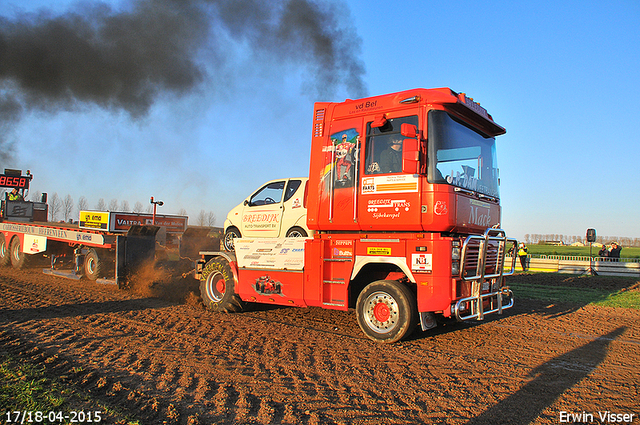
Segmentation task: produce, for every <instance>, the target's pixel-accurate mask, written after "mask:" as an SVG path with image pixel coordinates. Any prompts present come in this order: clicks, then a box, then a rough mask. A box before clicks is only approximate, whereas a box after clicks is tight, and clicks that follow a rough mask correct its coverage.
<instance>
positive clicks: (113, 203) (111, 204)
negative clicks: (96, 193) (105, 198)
mask: <svg viewBox="0 0 640 425" xmlns="http://www.w3.org/2000/svg"><path fill="white" fill-rule="evenodd" d="M109 211H118V200H117V199H112V200H110V201H109Z"/></svg>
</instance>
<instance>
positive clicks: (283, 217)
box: [223, 177, 311, 251]
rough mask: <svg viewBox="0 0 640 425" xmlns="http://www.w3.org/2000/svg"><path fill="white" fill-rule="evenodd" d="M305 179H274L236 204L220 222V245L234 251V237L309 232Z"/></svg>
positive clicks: (295, 234)
mask: <svg viewBox="0 0 640 425" xmlns="http://www.w3.org/2000/svg"><path fill="white" fill-rule="evenodd" d="M308 180H309V179H308V178H306V177H297V178H287V179H276V180H271V181H268V182H266V183H264V184H263V185H262V186H260V188H259V189H257V190H256V191H254V192H253V193H252V194H251V195H249V196H248V197H247V198H246V199H245V200H244V201H243V202H242V203H240V204H239V205H237V206H236V207H235V208H233V209H232V210H231V211H229V214H227V218H226V220H225V221H224V242H223V243H224V247H225V249H226V250H227V251H233V250H234V244H233V240H234V239H235V238H241V237H242V238H283V237H306V236H309V235H311V231H310V230H309V228H308V227H307V205H306V193H307V184H308Z"/></svg>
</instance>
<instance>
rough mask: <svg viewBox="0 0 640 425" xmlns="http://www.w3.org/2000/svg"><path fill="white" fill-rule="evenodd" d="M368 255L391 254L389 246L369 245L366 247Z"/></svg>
mask: <svg viewBox="0 0 640 425" xmlns="http://www.w3.org/2000/svg"><path fill="white" fill-rule="evenodd" d="M367 254H368V255H391V248H389V247H382V246H370V247H368V248H367Z"/></svg>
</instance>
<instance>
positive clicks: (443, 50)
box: [0, 0, 640, 238]
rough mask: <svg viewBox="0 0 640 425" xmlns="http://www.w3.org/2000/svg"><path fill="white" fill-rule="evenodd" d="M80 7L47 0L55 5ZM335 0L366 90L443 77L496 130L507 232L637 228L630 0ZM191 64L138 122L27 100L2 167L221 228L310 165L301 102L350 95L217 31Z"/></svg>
mask: <svg viewBox="0 0 640 425" xmlns="http://www.w3.org/2000/svg"><path fill="white" fill-rule="evenodd" d="M75 4H76V3H75V2H67V1H66V0H61V1H58V2H56V3H55V6H54V7H55V9H54V10H53V11H51V14H52V16H55V15H56V14H60V13H65V12H66V11H68V10H69V8H74V7H76V6H74V5H75ZM110 4H112V5H114V7H116V8H119V7H123V6H122V3H121V2H115V1H114V2H110ZM333 4H334V7H335V10H337V11H338V14H339V15H340V20H339V22H340V25H343V26H344V29H345V30H348V31H347V35H346V37H351V38H352V42H353V44H352V46H351V48H352V52H353V53H354V55H355V57H354V59H353V60H354V61H355V62H359V63H361V64H362V66H363V68H364V74H363V75H362V81H363V82H364V85H365V89H366V92H367V94H369V95H377V94H382V93H389V92H394V91H399V90H406V89H410V88H414V87H425V88H430V87H450V88H452V89H453V90H455V91H459V92H465V93H467V94H468V95H469V96H471V97H473V98H474V99H475V100H476V101H478V102H480V103H481V104H482V105H483V106H484V107H485V108H486V109H487V110H488V111H489V113H491V114H492V116H493V117H494V119H495V120H496V122H497V123H499V124H500V125H502V126H503V127H505V128H506V129H507V134H506V135H504V136H500V137H499V138H498V161H499V164H500V176H501V189H500V190H501V197H502V206H503V217H502V224H503V228H504V229H505V230H506V231H507V232H508V234H510V235H512V236H515V237H517V238H523V237H524V235H525V234H530V233H531V234H533V233H539V234H562V235H582V236H584V234H585V232H586V229H587V228H595V229H596V230H597V233H598V235H599V236H621V237H622V236H627V237H640V223H639V220H638V211H640V200H639V199H640V197H639V196H638V195H639V192H640V173H639V172H638V171H637V164H638V159H639V158H640V140H639V138H640V137H639V136H638V132H637V130H636V126H637V122H638V120H639V119H640V78H638V75H639V74H640V71H639V70H640V26H639V25H638V22H640V3H639V2H637V1H635V0H619V1H607V2H602V1H590V0H587V1H536V2H529V1H525V2H511V1H484V2H476V1H458V2H432V1H397V2H393V3H390V2H382V1H371V0H367V1H365V0H346V1H344V2H337V3H333ZM390 5H392V6H390ZM42 7H46V8H50V2H45V1H36V0H32V1H29V0H20V1H14V0H5V1H3V2H2V3H1V4H0V16H2V17H4V18H6V19H8V20H9V21H12V20H14V19H15V17H16V16H17V14H19V13H21V12H35V11H38V10H40V9H41V8H42ZM214 39H215V40H214ZM223 41H224V42H225V43H226V46H228V47H227V48H226V49H225V50H224V52H223V54H224V61H220V62H218V63H217V64H216V63H213V62H209V61H213V60H215V54H211V52H210V51H209V50H208V48H207V46H208V44H210V43H216V42H218V43H220V42H223ZM217 54H220V52H218V53H217ZM201 60H202V62H203V63H204V67H205V69H206V70H207V77H206V78H204V79H203V81H202V83H201V84H199V85H198V86H197V87H196V88H195V90H192V91H190V92H188V93H185V94H183V95H174V94H168V95H164V94H162V95H160V96H158V97H157V98H156V99H155V102H154V103H153V104H152V105H151V107H150V108H149V110H148V112H147V113H146V114H143V115H142V116H141V117H137V118H132V117H131V115H130V114H129V113H127V112H126V111H123V110H117V109H113V108H111V109H103V108H101V107H100V106H99V105H96V104H90V103H85V104H77V105H76V106H75V107H73V108H66V109H64V110H59V109H56V110H53V111H51V110H43V109H39V108H35V109H30V110H27V111H26V112H25V113H24V114H23V115H22V116H21V117H20V119H19V120H18V121H17V122H16V123H15V125H14V126H13V127H12V128H11V129H10V131H9V132H8V134H7V135H6V137H7V139H8V140H9V141H11V142H12V143H13V145H14V147H15V155H14V158H15V159H14V161H12V163H11V164H0V166H1V167H2V168H5V167H6V168H21V169H23V170H26V169H30V170H31V171H32V173H33V174H34V176H35V177H34V180H33V182H32V186H33V188H32V192H35V191H39V192H48V193H50V194H53V193H54V192H57V193H58V195H59V196H61V197H64V196H66V195H67V194H70V195H71V196H72V197H73V198H74V199H75V200H77V199H78V198H79V197H80V196H81V195H82V196H85V197H86V198H87V199H88V200H89V205H90V206H95V204H96V203H97V201H98V199H99V198H104V199H105V201H106V202H107V203H108V202H109V201H110V200H111V199H117V200H118V201H122V200H127V201H128V202H129V204H130V205H132V206H133V204H134V203H135V202H136V201H140V202H142V203H143V204H144V205H145V206H146V205H147V204H148V203H149V197H150V196H155V197H156V199H161V200H163V201H164V202H165V206H163V207H161V209H160V210H159V211H160V212H163V213H177V212H178V211H179V210H180V209H181V208H184V209H186V210H187V212H188V213H189V215H190V219H191V222H192V223H194V222H195V218H196V216H197V214H198V213H199V211H200V210H205V211H213V212H214V213H215V215H216V217H217V223H216V224H217V225H222V223H223V221H224V217H225V216H226V213H227V212H228V210H230V209H231V208H232V207H233V206H235V205H236V204H237V203H239V202H240V201H241V200H242V199H243V198H244V197H245V196H246V195H248V194H249V193H250V192H251V191H252V190H254V189H255V188H257V187H258V186H259V185H260V184H261V183H263V182H264V181H266V180H270V179H274V178H279V177H293V176H306V175H307V174H308V166H309V144H310V136H311V116H312V109H313V102H314V101H342V100H344V99H345V98H348V97H354V96H355V95H356V94H355V93H353V89H351V88H349V87H346V86H345V85H344V84H338V85H336V86H335V87H333V88H332V90H327V91H325V92H322V90H318V88H317V87H316V86H314V84H313V81H314V80H313V69H311V68H310V67H309V66H305V65H304V64H301V63H300V62H297V61H296V60H284V61H282V60H278V59H277V58H271V57H269V54H268V52H266V53H265V52H262V53H259V54H256V53H255V52H252V51H251V48H250V46H248V45H247V43H246V41H238V40H235V41H234V40H231V41H230V40H229V39H225V38H224V35H220V34H216V37H212V39H211V40H209V41H208V42H207V44H205V45H204V48H203V49H202V56H201ZM221 63H222V65H220V64H221ZM0 88H1V86H0Z"/></svg>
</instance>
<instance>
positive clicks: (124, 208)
mask: <svg viewBox="0 0 640 425" xmlns="http://www.w3.org/2000/svg"><path fill="white" fill-rule="evenodd" d="M120 211H122V212H129V211H131V208H130V207H129V201H122V202H120Z"/></svg>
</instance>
